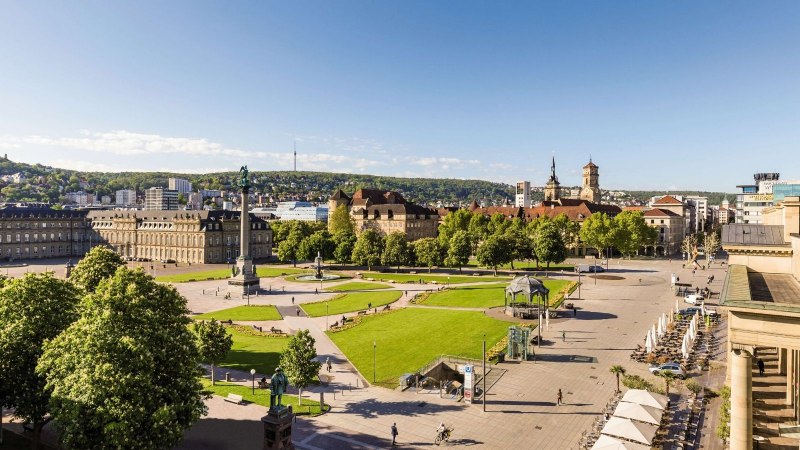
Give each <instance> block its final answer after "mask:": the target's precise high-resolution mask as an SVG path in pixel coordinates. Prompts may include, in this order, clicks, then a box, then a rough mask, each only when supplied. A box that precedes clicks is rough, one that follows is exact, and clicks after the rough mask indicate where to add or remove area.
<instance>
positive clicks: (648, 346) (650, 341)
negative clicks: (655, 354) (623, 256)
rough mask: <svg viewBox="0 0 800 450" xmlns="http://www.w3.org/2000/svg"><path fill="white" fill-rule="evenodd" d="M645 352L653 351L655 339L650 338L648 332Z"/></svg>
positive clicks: (645, 340)
mask: <svg viewBox="0 0 800 450" xmlns="http://www.w3.org/2000/svg"><path fill="white" fill-rule="evenodd" d="M644 350H645V351H646V352H647V353H650V352H652V351H653V338H651V337H650V332H649V331H648V332H647V337H646V338H645V339H644Z"/></svg>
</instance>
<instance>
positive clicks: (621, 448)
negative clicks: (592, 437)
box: [591, 434, 650, 450]
mask: <svg viewBox="0 0 800 450" xmlns="http://www.w3.org/2000/svg"><path fill="white" fill-rule="evenodd" d="M591 450H650V447H649V446H647V445H644V444H637V443H636V442H630V441H623V440H622V439H617V438H615V437H611V436H606V435H605V434H601V435H600V437H599V438H597V441H595V443H594V445H593V446H592V449H591Z"/></svg>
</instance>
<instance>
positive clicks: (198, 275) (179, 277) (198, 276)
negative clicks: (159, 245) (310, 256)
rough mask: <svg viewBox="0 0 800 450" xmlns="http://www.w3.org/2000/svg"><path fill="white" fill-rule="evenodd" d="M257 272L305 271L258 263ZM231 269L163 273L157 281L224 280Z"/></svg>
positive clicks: (273, 274)
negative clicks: (259, 264)
mask: <svg viewBox="0 0 800 450" xmlns="http://www.w3.org/2000/svg"><path fill="white" fill-rule="evenodd" d="M256 272H257V273H258V276H259V277H279V276H282V275H290V274H295V273H302V272H304V271H303V270H301V269H293V268H289V267H264V266H258V265H256ZM230 276H231V269H214V270H199V271H197V272H187V273H179V274H176V275H162V276H158V277H156V281H161V282H164V283H186V282H189V281H203V280H223V279H225V278H230Z"/></svg>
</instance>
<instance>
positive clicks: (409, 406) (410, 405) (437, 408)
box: [345, 394, 464, 418]
mask: <svg viewBox="0 0 800 450" xmlns="http://www.w3.org/2000/svg"><path fill="white" fill-rule="evenodd" d="M411 395H414V394H411ZM345 408H346V411H347V413H349V414H358V415H359V416H361V417H365V418H375V417H378V416H381V415H383V414H385V413H386V411H391V412H392V413H393V414H399V415H404V416H421V415H427V414H437V413H440V412H446V411H460V410H462V409H464V407H463V406H461V405H456V404H454V405H437V404H434V403H428V402H425V401H424V399H422V398H414V399H409V400H408V401H402V402H381V401H377V400H375V399H367V400H361V401H359V402H357V403H348V404H347V405H346V407H345Z"/></svg>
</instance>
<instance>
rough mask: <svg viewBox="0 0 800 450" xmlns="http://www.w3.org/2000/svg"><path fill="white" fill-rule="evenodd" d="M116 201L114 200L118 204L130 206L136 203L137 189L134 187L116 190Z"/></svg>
mask: <svg viewBox="0 0 800 450" xmlns="http://www.w3.org/2000/svg"><path fill="white" fill-rule="evenodd" d="M115 200H116V201H115V202H114V204H115V205H117V206H130V205H135V204H136V191H134V190H133V189H120V190H118V191H117V192H116V199H115Z"/></svg>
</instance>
